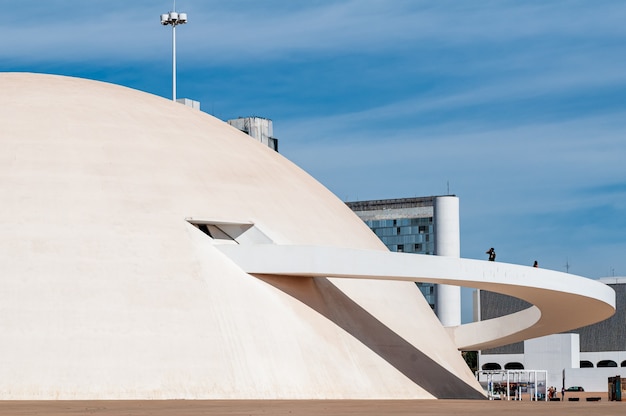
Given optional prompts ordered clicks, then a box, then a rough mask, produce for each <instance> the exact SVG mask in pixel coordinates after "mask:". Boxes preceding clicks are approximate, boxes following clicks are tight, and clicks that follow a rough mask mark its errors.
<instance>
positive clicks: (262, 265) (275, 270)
mask: <svg viewBox="0 0 626 416" xmlns="http://www.w3.org/2000/svg"><path fill="white" fill-rule="evenodd" d="M217 247H218V248H219V249H220V250H221V251H222V252H223V253H225V254H226V255H227V256H228V257H230V258H231V259H232V260H233V261H234V262H235V263H236V264H237V265H239V267H241V268H242V269H243V270H244V271H245V272H246V273H249V274H256V275H283V276H294V277H298V276H307V277H342V278H356V279H384V280H405V281H414V282H431V283H444V284H450V285H458V286H465V287H472V288H477V289H484V290H489V291H492V292H497V293H502V294H505V295H509V296H514V297H516V298H520V299H523V300H525V301H527V302H529V303H531V304H533V305H534V306H531V307H530V308H528V309H525V310H523V311H520V312H517V313H514V314H511V315H506V316H502V317H499V318H495V319H489V320H486V321H481V322H473V323H470V324H465V325H460V326H457V327H451V328H448V330H449V332H450V335H451V337H452V338H453V340H454V342H455V344H456V345H457V347H458V349H459V350H476V349H486V348H493V347H497V346H500V345H506V344H510V343H513V342H518V341H522V340H526V339H530V338H536V337H539V336H544V335H549V334H554V333H559V332H563V331H568V330H571V329H575V328H579V327H582V326H585V325H590V324H593V323H596V322H599V321H602V320H604V319H606V318H608V317H610V316H611V315H613V314H614V313H615V292H614V291H613V289H611V288H610V287H609V286H607V285H604V284H603V283H600V282H598V281H595V280H591V279H588V278H584V277H580V276H576V275H572V274H567V273H561V272H556V271H552V270H546V269H539V268H533V267H526V266H519V265H514V264H506V263H496V262H488V261H481V260H470V259H459V258H450V257H442V256H428V255H419V254H408V253H394V252H387V251H382V250H361V249H351V248H339V247H326V246H297V245H275V244H251V245H248V244H244V245H219V246H217Z"/></svg>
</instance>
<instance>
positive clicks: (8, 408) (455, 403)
mask: <svg viewBox="0 0 626 416" xmlns="http://www.w3.org/2000/svg"><path fill="white" fill-rule="evenodd" d="M581 399H582V401H578V402H573V401H565V402H529V401H521V402H513V401H510V402H508V401H489V400H317V401H314V400H302V401H293V400H289V401H261V400H250V401H225V400H168V401H161V400H152V401H0V416H22V415H29V416H30V415H49V416H78V415H89V416H92V415H96V416H147V415H150V416H170V415H175V416H200V415H202V416H206V415H226V416H228V415H234V416H243V415H251V416H257V415H264V416H318V415H337V416H354V415H359V416H370V415H371V416H382V415H384V416H387V415H389V416H395V415H402V416H404V415H407V416H408V415H412V416H413V415H455V416H461V415H469V416H474V415H476V416H479V415H480V416H503V415H506V416H516V415H524V416H529V415H532V416H542V415H549V416H559V415H567V416H577V415H585V416H587V415H594V416H604V415H619V414H626V402H608V401H607V400H606V399H605V398H603V399H602V400H601V401H599V402H588V401H586V400H585V399H584V398H581Z"/></svg>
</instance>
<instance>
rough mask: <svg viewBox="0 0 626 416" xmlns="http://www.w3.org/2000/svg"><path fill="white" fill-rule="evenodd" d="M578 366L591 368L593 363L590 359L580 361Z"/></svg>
mask: <svg viewBox="0 0 626 416" xmlns="http://www.w3.org/2000/svg"><path fill="white" fill-rule="evenodd" d="M580 368H593V363H592V362H591V361H586V360H585V361H581V362H580Z"/></svg>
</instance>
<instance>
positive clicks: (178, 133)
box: [0, 73, 482, 399]
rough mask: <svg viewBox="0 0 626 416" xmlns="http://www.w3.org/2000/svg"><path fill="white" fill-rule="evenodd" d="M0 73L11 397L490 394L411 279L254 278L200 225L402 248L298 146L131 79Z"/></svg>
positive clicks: (1, 217) (1, 354) (295, 239)
mask: <svg viewBox="0 0 626 416" xmlns="http://www.w3.org/2000/svg"><path fill="white" fill-rule="evenodd" d="M0 90H1V91H2V94H1V95H0V123H1V125H2V129H1V130H0V149H1V151H0V196H1V198H2V204H0V230H1V232H0V265H1V270H2V291H1V292H0V308H1V314H0V334H1V336H2V342H0V398H2V399H157V398H158V399H174V398H189V399H200V398H206V399H210V398H216V399H218V398H219V399H238V398H241V399H252V398H271V399H296V398H303V399H318V398H319V399H325V398H441V397H458V398H469V397H482V393H481V392H480V387H479V386H478V384H477V383H476V382H475V380H474V379H473V376H472V374H471V372H470V371H469V369H468V368H467V366H466V365H465V363H464V362H463V360H462V359H461V356H460V353H459V352H458V351H457V350H456V348H455V346H454V345H453V343H452V342H451V339H450V338H449V336H448V334H447V333H446V332H445V330H444V329H443V328H442V326H441V325H440V324H439V322H438V321H437V319H436V317H435V316H434V314H433V313H432V311H431V310H430V308H429V307H428V305H427V303H426V302H425V300H424V299H423V297H422V295H421V294H420V292H419V290H417V289H416V288H415V286H414V284H413V283H411V282H398V281H378V280H349V279H336V278H335V279H330V278H323V277H322V278H309V277H300V278H289V277H284V276H283V277H279V276H264V277H259V276H257V277H255V276H253V275H250V274H247V273H245V272H244V271H243V270H242V269H241V268H239V267H238V266H237V265H236V264H235V263H233V262H232V261H231V260H230V259H229V258H228V257H227V256H225V255H224V254H223V253H222V252H221V251H220V250H219V249H218V248H216V241H215V240H220V243H223V244H229V243H231V244H234V243H235V242H234V241H231V238H234V239H235V240H236V239H237V235H238V234H237V233H235V234H230V236H229V237H227V236H225V235H219V236H218V235H216V234H215V231H213V234H212V236H213V238H211V237H209V235H207V234H205V233H203V232H202V231H201V230H200V229H198V228H197V227H196V226H194V225H192V223H195V224H208V226H209V227H214V226H215V227H218V228H219V227H220V224H226V225H224V227H222V228H221V229H224V230H237V229H238V230H239V231H240V232H241V231H242V230H248V229H251V230H253V231H254V233H252V232H250V233H248V234H246V236H244V235H243V234H242V237H241V239H242V241H243V240H245V239H246V238H250V239H252V240H254V241H256V242H263V241H264V240H268V241H271V242H273V243H275V244H298V245H307V244H308V245H324V246H333V247H349V248H357V249H370V250H386V248H385V247H384V246H383V245H382V243H381V242H380V241H379V240H378V239H377V238H376V237H375V236H374V235H373V234H372V233H371V232H370V230H369V229H368V228H367V227H366V226H365V224H363V223H362V221H361V220H360V219H359V218H358V217H357V216H356V215H354V214H353V213H352V212H351V211H350V210H349V209H348V208H347V207H346V206H345V204H344V203H343V202H342V201H340V200H339V199H338V198H336V197H335V196H334V195H332V193H330V192H329V191H328V190H327V189H326V188H324V187H323V186H322V185H320V184H319V183H318V182H317V181H315V180H314V179H313V178H311V177H310V176H309V175H307V174H306V173H305V172H303V171H302V170H301V169H299V168H298V167H297V166H295V165H294V164H293V163H291V162H289V161H288V160H286V159H285V158H284V157H283V156H281V155H279V154H278V153H276V152H274V151H272V150H270V149H269V148H267V147H265V146H263V145H261V144H260V143H258V142H256V141H255V140H253V139H251V138H250V137H248V136H247V135H245V134H244V133H241V132H239V131H238V130H236V129H234V128H232V127H230V126H229V125H228V124H226V123H224V122H222V121H220V120H218V119H216V118H214V117H212V116H210V115H207V114H205V113H202V112H200V111H197V110H193V109H191V108H188V107H185V106H183V105H180V104H177V103H173V102H171V101H169V100H166V99H163V98H160V97H156V96H153V95H150V94H146V93H143V92H139V91H135V90H131V89H128V88H124V87H120V86H115V85H111V84H106V83H101V82H94V81H88V80H83V79H76V78H68V77H61V76H50V75H36V74H26V73H9V74H1V75H0ZM229 227H230V228H229ZM212 229H213V230H215V229H216V228H212ZM255 233H256V234H255ZM244 234H245V233H244Z"/></svg>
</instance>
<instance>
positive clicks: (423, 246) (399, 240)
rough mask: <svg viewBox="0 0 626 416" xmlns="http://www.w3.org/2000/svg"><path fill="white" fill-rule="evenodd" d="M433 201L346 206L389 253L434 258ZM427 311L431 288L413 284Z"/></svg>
mask: <svg viewBox="0 0 626 416" xmlns="http://www.w3.org/2000/svg"><path fill="white" fill-rule="evenodd" d="M433 203H434V197H420V198H402V199H385V200H375V201H359V202H347V205H348V206H349V207H350V208H351V209H352V210H353V211H354V212H355V213H356V214H357V215H358V216H359V217H360V218H361V219H362V220H363V221H364V222H365V223H366V224H367V225H368V227H369V228H370V229H371V230H372V231H373V232H374V233H375V234H376V235H377V236H378V238H380V240H381V241H382V242H383V243H384V244H385V245H386V246H387V248H388V249H389V250H390V251H397V252H404V253H416V254H434V252H435V246H434V229H433ZM416 285H417V287H418V288H419V289H420V291H421V292H422V294H423V295H424V297H425V298H426V300H427V301H428V304H429V305H430V307H431V308H433V309H434V308H435V285H434V284H432V283H416Z"/></svg>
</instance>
